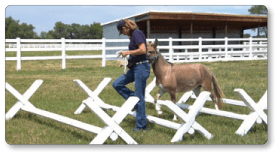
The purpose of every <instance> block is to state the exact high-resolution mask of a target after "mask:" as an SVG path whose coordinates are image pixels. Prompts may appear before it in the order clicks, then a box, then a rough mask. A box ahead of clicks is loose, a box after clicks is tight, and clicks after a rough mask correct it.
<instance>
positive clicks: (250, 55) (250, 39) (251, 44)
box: [249, 37, 253, 59]
mask: <svg viewBox="0 0 277 155" xmlns="http://www.w3.org/2000/svg"><path fill="white" fill-rule="evenodd" d="M252 51H253V41H252V37H250V38H249V59H251V58H252V57H253V56H252Z"/></svg>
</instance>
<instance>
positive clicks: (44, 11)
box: [5, 5, 257, 35]
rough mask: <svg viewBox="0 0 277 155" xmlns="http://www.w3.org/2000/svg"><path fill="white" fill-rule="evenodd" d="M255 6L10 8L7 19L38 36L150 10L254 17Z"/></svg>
mask: <svg viewBox="0 0 277 155" xmlns="http://www.w3.org/2000/svg"><path fill="white" fill-rule="evenodd" d="M249 8H251V5H221V6H205V5H204V6H199V5H198V6H197V5H194V6H191V5H190V6H188V5H175V6H174V5H156V6H155V5H127V6H126V5H79V6H76V5H75V6H72V5H71V6H69V5H29V6H28V5H9V6H7V7H6V9H5V16H6V17H10V16H11V17H12V18H13V19H15V20H19V21H20V23H23V22H24V23H27V24H32V25H33V26H34V27H35V29H34V31H35V32H37V34H38V35H40V33H41V32H42V31H45V32H48V31H49V30H53V28H54V26H55V23H56V22H58V21H61V22H63V23H64V24H72V23H78V24H81V25H85V24H93V23H94V22H97V23H106V22H109V21H113V20H116V19H122V18H125V17H129V16H132V15H136V14H140V13H143V12H147V11H178V12H179V11H182V12H202V13H227V14H250V13H249V12H248V9H249ZM244 33H251V35H256V34H257V32H253V31H251V30H246V31H244Z"/></svg>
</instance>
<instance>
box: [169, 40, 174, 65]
mask: <svg viewBox="0 0 277 155" xmlns="http://www.w3.org/2000/svg"><path fill="white" fill-rule="evenodd" d="M168 41H169V62H171V63H173V48H172V38H171V37H169V40H168Z"/></svg>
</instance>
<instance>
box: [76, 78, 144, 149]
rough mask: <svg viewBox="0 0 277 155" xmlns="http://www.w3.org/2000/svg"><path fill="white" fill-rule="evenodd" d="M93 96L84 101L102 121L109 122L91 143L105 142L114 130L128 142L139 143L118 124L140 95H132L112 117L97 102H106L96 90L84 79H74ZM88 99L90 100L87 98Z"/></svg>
mask: <svg viewBox="0 0 277 155" xmlns="http://www.w3.org/2000/svg"><path fill="white" fill-rule="evenodd" d="M74 82H75V83H76V84H77V85H78V86H80V87H81V88H82V89H83V90H84V91H85V92H86V93H87V94H88V95H89V97H91V99H92V100H91V101H92V102H83V103H84V104H85V105H86V106H87V107H89V108H90V110H91V111H93V112H94V113H95V114H96V115H97V116H98V117H99V118H100V119H102V121H103V122H104V123H105V124H107V126H106V127H104V129H103V130H102V132H100V133H99V134H98V135H97V136H96V137H95V138H94V139H93V141H92V142H91V144H103V143H104V142H105V141H106V140H107V138H108V137H109V136H111V134H112V133H113V132H115V133H116V134H118V135H119V136H120V137H121V138H122V139H123V140H124V141H125V142H126V143H127V144H137V142H136V141H135V140H133V138H132V137H131V136H129V135H128V134H127V133H126V132H125V131H124V130H123V129H122V128H121V127H120V126H119V125H118V124H120V122H121V121H122V120H123V119H124V118H125V117H126V116H127V115H128V113H129V112H130V111H131V109H132V108H133V107H134V106H135V105H136V104H137V102H138V101H139V98H138V97H130V98H129V99H128V100H127V101H126V102H125V103H124V104H123V106H122V107H121V108H120V109H119V110H118V111H117V113H116V114H115V115H114V116H113V117H112V118H111V117H110V116H109V115H108V114H106V113H105V112H104V111H103V110H102V109H101V108H100V107H99V106H98V105H97V104H105V103H104V102H103V101H102V100H101V99H100V98H99V97H98V96H97V95H95V93H94V92H92V91H91V90H90V89H89V88H88V87H87V86H86V85H85V84H84V83H83V82H82V81H80V80H74ZM87 101H88V100H87Z"/></svg>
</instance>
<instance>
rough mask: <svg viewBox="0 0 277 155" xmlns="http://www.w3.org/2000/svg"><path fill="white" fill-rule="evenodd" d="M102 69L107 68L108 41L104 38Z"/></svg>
mask: <svg viewBox="0 0 277 155" xmlns="http://www.w3.org/2000/svg"><path fill="white" fill-rule="evenodd" d="M102 67H106V39H105V38H102Z"/></svg>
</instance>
